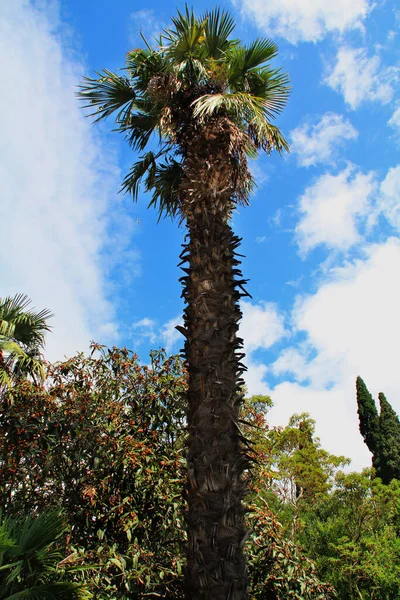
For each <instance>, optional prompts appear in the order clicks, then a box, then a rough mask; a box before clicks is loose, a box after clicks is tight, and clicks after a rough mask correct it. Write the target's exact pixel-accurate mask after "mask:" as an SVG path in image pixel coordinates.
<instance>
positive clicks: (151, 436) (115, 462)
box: [0, 346, 186, 600]
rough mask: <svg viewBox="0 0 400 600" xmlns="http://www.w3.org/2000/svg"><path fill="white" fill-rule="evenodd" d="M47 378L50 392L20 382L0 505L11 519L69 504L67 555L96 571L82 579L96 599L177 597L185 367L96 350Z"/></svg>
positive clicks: (1, 438)
mask: <svg viewBox="0 0 400 600" xmlns="http://www.w3.org/2000/svg"><path fill="white" fill-rule="evenodd" d="M96 350H97V352H96ZM50 377H51V379H50V381H49V384H50V385H49V384H48V385H47V386H46V388H44V387H39V386H35V385H34V384H31V383H28V382H24V383H23V384H22V383H21V385H20V386H17V387H15V388H13V389H12V390H11V392H10V395H9V400H10V399H11V402H7V403H4V404H3V407H2V413H1V429H0V443H1V442H2V447H3V448H4V453H3V454H2V456H1V459H0V491H1V494H0V495H1V496H2V498H3V503H4V505H5V507H6V508H7V511H8V512H10V511H13V512H16V513H18V512H21V511H26V510H35V511H40V510H42V509H43V507H46V506H49V505H54V506H59V505H62V507H63V509H64V510H65V513H66V517H67V519H68V521H69V523H70V524H71V533H70V537H69V549H70V553H71V556H75V557H76V560H78V559H79V560H80V561H81V562H82V564H83V565H97V568H96V569H94V570H93V571H92V572H91V574H90V575H88V574H85V573H84V574H83V575H82V576H85V577H86V578H89V579H90V581H91V583H92V585H93V586H94V588H95V590H96V597H98V598H101V599H103V598H104V600H105V599H110V598H125V597H129V598H135V597H142V595H144V594H149V595H150V597H154V598H156V597H158V596H157V594H158V590H159V589H161V590H162V592H163V597H165V598H168V597H170V598H177V599H178V598H179V597H181V595H180V594H181V592H180V591H179V590H178V588H177V583H176V582H177V580H178V579H179V577H180V575H179V574H180V572H181V570H182V564H181V559H180V558H179V557H180V556H181V549H180V546H181V543H182V541H183V539H184V534H183V522H182V500H181V496H182V487H183V480H184V477H183V464H184V458H183V453H184V449H183V441H182V435H183V433H182V432H183V421H184V403H183V400H182V395H183V393H184V391H185V387H186V379H185V376H184V370H183V368H182V364H181V362H180V361H179V359H177V358H174V357H171V358H166V357H165V356H164V355H162V354H159V353H153V354H152V356H151V364H150V366H140V365H139V364H138V362H137V356H136V355H132V354H131V353H129V352H128V351H127V350H125V349H122V350H117V349H112V350H105V349H104V348H101V347H99V346H93V352H92V356H91V357H89V358H87V357H85V356H84V355H83V354H81V355H78V356H77V357H74V358H72V359H70V360H68V361H67V362H64V363H60V364H57V365H55V366H54V367H52V368H51V369H50ZM179 586H180V587H182V585H181V582H179ZM179 589H180V588H179ZM152 595H154V596H152ZM143 597H144V596H143Z"/></svg>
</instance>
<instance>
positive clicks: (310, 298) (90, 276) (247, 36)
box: [0, 0, 400, 468]
mask: <svg viewBox="0 0 400 600" xmlns="http://www.w3.org/2000/svg"><path fill="white" fill-rule="evenodd" d="M220 5H221V6H222V7H223V8H226V9H228V10H229V11H231V12H232V13H233V15H234V16H235V19H236V22H237V29H236V35H237V36H238V37H240V38H241V39H242V40H243V41H245V42H247V41H250V40H252V39H253V38H255V37H257V36H267V37H271V38H273V39H274V40H275V41H276V42H277V43H278V46H279V57H278V58H277V59H276V65H277V66H283V67H284V69H285V70H287V71H288V72H289V74H290V77H291V81H292V86H293V91H292V94H291V97H290V100H289V103H288V106H287V108H286V109H285V111H284V112H283V113H282V115H281V116H280V117H279V119H278V120H277V124H278V126H279V127H280V128H281V130H282V131H283V133H284V134H285V136H286V137H287V138H288V139H289V141H290V142H291V153H290V155H288V156H285V157H283V158H282V157H279V156H277V155H272V156H270V157H262V158H261V159H259V160H258V161H257V162H254V164H253V165H252V168H253V171H254V174H255V177H256V180H257V182H258V189H257V192H256V193H255V194H254V197H253V199H252V204H251V206H250V207H249V208H246V209H242V208H240V209H239V210H238V211H237V213H235V215H234V218H233V225H234V229H235V231H236V232H237V233H238V234H239V235H240V236H241V237H242V238H243V245H242V253H243V254H245V255H246V258H245V259H244V261H243V274H244V276H245V277H246V278H248V279H250V282H249V284H248V286H247V287H248V291H249V292H250V293H251V295H252V299H251V300H249V301H246V302H244V303H243V306H242V309H243V315H244V317H243V321H242V326H241V333H242V336H243V337H244V340H245V349H246V352H247V364H248V367H249V369H248V373H247V385H248V389H249V393H252V394H255V393H266V394H267V393H268V394H270V395H271V397H272V399H273V401H274V403H275V406H274V408H273V409H272V411H271V422H272V423H273V424H274V425H284V424H285V423H286V422H287V420H288V419H289V417H290V416H291V415H292V414H293V413H295V412H297V413H300V412H303V411H307V412H310V413H311V415H312V416H313V417H314V418H315V419H316V421H317V433H318V435H319V436H320V437H321V441H322V443H323V445H324V446H325V447H326V448H327V449H329V450H331V451H332V452H335V453H337V454H344V455H347V456H349V457H350V458H352V459H353V463H352V467H353V468H360V467H361V466H365V465H368V464H369V459H370V457H369V454H368V452H367V450H366V448H365V446H364V444H363V442H362V440H361V437H360V435H359V433H358V427H357V414H356V402H355V393H354V382H355V378H356V376H357V375H358V374H360V375H361V376H362V377H363V378H364V379H365V381H366V383H367V385H368V386H369V388H370V390H371V391H372V392H373V393H374V394H375V395H377V392H378V391H380V390H382V391H384V392H385V393H386V395H387V397H388V398H389V400H390V401H391V402H392V404H393V406H394V408H395V409H396V410H397V411H398V412H399V411H400V379H399V377H398V364H399V350H398V340H399V339H400V319H399V316H398V312H399V306H400V283H399V272H400V241H399V230H400V204H399V197H400V159H399V145H400V101H399V88H400V52H399V48H400V34H399V33H398V30H399V24H400V10H399V9H396V3H395V2H394V1H391V0H386V1H381V0H377V1H375V2H372V1H371V0H353V1H352V2H351V3H350V2H348V0H336V1H335V2H326V0H303V1H302V2H301V3H300V2H298V0H269V1H268V2H265V1H264V0H244V1H243V2H242V3H238V2H235V1H232V2H231V1H226V2H222V3H220ZM183 6H184V3H183V2H177V3H176V4H175V3H169V2H162V3H160V2H156V1H154V2H148V3H146V4H145V3H141V2H132V1H130V2H128V1H127V0H119V1H118V2H115V1H114V2H112V1H111V0H101V1H96V2H94V0H86V1H85V2H82V1H81V0H59V1H58V2H57V1H50V0H41V1H37V2H36V1H32V2H30V1H28V0H13V2H8V3H6V2H4V3H2V4H1V6H0V61H1V72H2V79H3V90H2V94H1V97H0V120H1V129H0V130H1V136H0V155H1V160H0V197H1V205H0V238H1V240H2V244H1V254H0V274H1V278H0V281H1V283H0V295H2V296H3V295H6V294H14V293H16V292H24V293H27V294H28V295H29V296H31V297H32V299H33V301H34V303H35V305H36V306H37V307H38V308H39V307H40V308H42V307H48V308H50V309H52V310H53V311H54V313H55V317H54V319H53V322H52V324H53V333H52V334H51V335H49V336H48V342H47V355H48V357H49V358H51V359H59V358H62V357H63V356H64V355H71V354H73V353H74V352H75V351H77V350H86V349H87V348H88V345H89V341H90V340H91V339H95V340H97V341H99V342H101V343H105V344H117V345H127V346H128V347H129V348H131V349H133V350H135V351H137V352H138V353H139V355H140V356H141V357H142V360H143V361H146V360H147V356H148V351H149V349H150V348H158V347H161V346H165V347H167V350H168V351H171V352H175V351H178V350H179V348H180V346H181V341H180V336H179V334H178V333H177V332H176V330H175V329H174V327H175V325H176V324H177V323H179V320H180V314H181V312H182V302H181V300H180V285H179V283H178V278H179V277H180V272H179V269H178V268H177V267H176V265H177V263H178V254H179V252H180V245H181V243H182V240H183V235H184V229H183V228H182V227H181V228H179V227H178V224H177V223H176V222H171V221H161V222H160V223H157V215H156V214H155V213H154V212H152V211H151V210H147V203H148V199H147V198H146V197H145V196H144V195H143V194H141V195H140V197H139V202H138V204H133V203H132V201H131V199H130V198H129V197H126V196H125V197H124V196H121V194H119V193H118V190H119V185H120V182H121V180H122V177H123V175H124V174H125V173H126V172H127V170H128V169H129V166H130V165H131V163H132V162H133V161H135V159H136V157H135V156H134V155H133V154H132V153H131V151H130V150H129V149H128V148H127V147H126V146H125V145H124V141H123V139H122V138H119V137H118V136H117V135H116V134H114V133H112V132H111V129H112V127H111V124H110V125H107V124H104V125H101V126H97V127H94V126H92V125H91V124H90V122H89V120H88V119H85V118H84V115H83V112H82V111H81V110H80V109H79V106H78V102H77V101H76V99H75V97H74V92H75V90H76V86H77V84H78V83H79V82H80V81H81V77H82V76H83V75H93V72H94V71H95V70H100V69H101V68H103V67H106V68H108V69H110V70H117V69H118V68H121V67H123V66H124V59H125V54H126V52H127V50H129V49H131V48H134V47H138V46H140V45H141V43H142V42H141V38H140V36H139V34H138V32H139V30H142V31H143V33H144V34H145V35H146V36H148V37H150V38H151V37H152V36H153V35H154V34H156V33H157V32H158V31H160V29H162V28H163V27H165V26H167V25H168V23H169V18H170V16H171V15H172V14H174V13H175V10H176V8H183ZM213 6H214V5H212V4H209V3H203V2H196V4H195V5H194V7H195V10H196V11H198V12H199V13H201V12H202V11H203V10H204V9H206V8H212V7H213ZM4 82H6V84H4Z"/></svg>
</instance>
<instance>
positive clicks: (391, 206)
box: [378, 165, 400, 232]
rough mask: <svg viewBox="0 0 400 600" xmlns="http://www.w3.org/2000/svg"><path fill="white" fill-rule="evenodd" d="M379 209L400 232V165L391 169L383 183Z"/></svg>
mask: <svg viewBox="0 0 400 600" xmlns="http://www.w3.org/2000/svg"><path fill="white" fill-rule="evenodd" d="M378 210H379V211H380V212H382V214H383V215H384V216H385V218H386V219H387V220H388V221H389V223H390V224H391V225H392V226H393V227H394V228H395V229H397V230H398V231H399V232H400V165H398V166H397V167H393V168H392V169H389V171H388V173H387V175H386V177H385V179H384V180H383V181H382V183H381V186H380V195H379V200H378Z"/></svg>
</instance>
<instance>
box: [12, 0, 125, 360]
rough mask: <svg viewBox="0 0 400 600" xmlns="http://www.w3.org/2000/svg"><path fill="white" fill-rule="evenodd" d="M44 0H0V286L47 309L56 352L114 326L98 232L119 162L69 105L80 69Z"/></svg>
mask: <svg viewBox="0 0 400 600" xmlns="http://www.w3.org/2000/svg"><path fill="white" fill-rule="evenodd" d="M42 4H43V3H42ZM43 6H44V12H42V11H39V10H37V9H35V8H33V6H32V5H31V4H30V3H29V2H26V1H24V0H13V2H3V3H0V64H1V72H2V77H3V81H7V85H5V86H3V89H2V93H1V95H0V120H1V124H0V128H1V142H0V156H1V160H0V196H1V209H0V210H1V215H0V228H1V256H0V271H1V274H2V290H1V292H2V295H6V294H14V293H15V292H24V293H27V294H28V295H29V296H30V297H31V298H32V299H33V302H34V304H35V305H36V307H37V308H42V307H48V308H50V309H51V310H52V311H53V312H54V313H55V315H56V316H55V318H54V319H53V320H52V325H53V333H52V334H50V335H49V336H48V353H47V355H48V357H49V358H51V359H55V358H61V357H62V356H63V355H64V354H71V353H74V352H75V351H76V350H78V349H79V350H84V349H87V348H88V343H89V341H90V339H91V338H97V339H98V341H106V342H107V341H110V337H111V338H114V337H115V335H116V334H117V327H116V325H115V322H114V310H113V308H112V306H111V304H110V302H109V299H108V295H107V289H108V288H107V281H106V275H105V272H104V269H103V262H104V260H111V257H110V254H109V253H110V248H109V247H106V246H105V245H104V242H103V240H106V239H107V231H108V227H109V226H110V223H109V220H108V218H107V216H106V215H107V208H108V201H109V198H111V197H112V195H113V194H115V193H116V191H117V186H116V180H117V178H118V169H117V168H116V166H115V159H114V157H113V156H111V154H110V153H109V152H106V151H105V150H104V145H102V143H101V140H100V139H99V138H95V137H94V135H95V134H94V130H93V129H92V126H91V124H90V122H89V121H87V120H85V118H84V115H83V113H82V111H81V110H80V108H79V106H78V103H77V100H76V98H75V92H76V85H77V83H78V82H79V81H80V79H81V75H82V73H83V68H82V66H81V65H79V64H77V63H76V62H74V61H73V60H72V59H71V58H70V57H69V55H68V53H67V51H66V50H65V49H64V47H63V44H62V42H61V41H60V36H59V25H60V24H59V23H58V22H57V11H55V10H52V8H54V5H53V4H50V3H49V4H47V3H44V4H43ZM46 10H47V11H48V12H47V14H46ZM117 212H118V211H117ZM99 336H104V337H105V338H106V339H105V340H104V338H102V339H99ZM111 341H113V340H111Z"/></svg>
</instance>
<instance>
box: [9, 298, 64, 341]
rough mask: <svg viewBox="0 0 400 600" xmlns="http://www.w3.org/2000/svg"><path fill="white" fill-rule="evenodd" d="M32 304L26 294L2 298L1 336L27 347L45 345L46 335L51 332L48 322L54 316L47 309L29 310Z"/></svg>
mask: <svg viewBox="0 0 400 600" xmlns="http://www.w3.org/2000/svg"><path fill="white" fill-rule="evenodd" d="M30 304H31V300H30V299H29V298H28V296H26V295H25V294H16V295H15V296H13V297H10V296H8V297H6V298H3V299H1V298H0V335H4V336H7V337H9V338H14V339H16V340H18V341H19V342H21V343H22V344H26V345H28V344H32V343H36V344H43V342H44V333H45V332H46V331H50V326H49V325H47V322H46V321H47V319H49V318H51V317H52V316H53V314H52V313H51V312H50V311H49V310H47V309H44V310H41V311H39V312H36V311H35V310H27V309H28V306H29V305H30ZM7 324H8V325H7Z"/></svg>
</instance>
